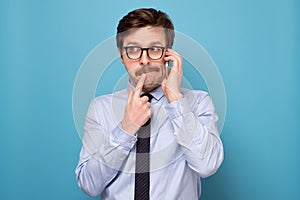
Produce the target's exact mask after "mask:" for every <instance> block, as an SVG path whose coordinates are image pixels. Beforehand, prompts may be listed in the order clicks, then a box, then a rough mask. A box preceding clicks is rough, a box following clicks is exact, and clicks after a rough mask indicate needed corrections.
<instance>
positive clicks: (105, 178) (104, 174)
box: [75, 100, 137, 196]
mask: <svg viewBox="0 0 300 200" xmlns="http://www.w3.org/2000/svg"><path fill="white" fill-rule="evenodd" d="M99 110H101V107H97V105H96V101H95V100H93V101H92V102H91V104H90V106H89V109H88V112H87V116H86V121H85V126H84V136H83V138H82V149H81V152H80V156H79V162H78V165H77V167H76V170H75V174H76V178H77V183H78V185H79V187H80V188H81V189H82V190H83V191H84V192H85V193H87V194H88V195H90V196H97V195H99V194H100V193H101V192H102V191H103V190H104V189H105V187H106V186H107V185H108V184H109V183H110V182H111V181H112V180H113V179H114V178H115V177H116V176H117V174H118V171H119V169H120V168H121V166H122V164H123V163H124V161H125V160H126V158H127V157H128V155H129V152H130V150H131V149H132V148H133V146H134V144H135V142H136V140H137V138H136V136H134V135H131V134H129V133H127V132H125V131H124V130H123V129H122V128H121V124H118V125H116V127H115V128H114V129H113V130H112V131H107V130H106V129H105V128H104V126H102V124H101V122H100V120H99V118H98V117H97V112H98V111H99Z"/></svg>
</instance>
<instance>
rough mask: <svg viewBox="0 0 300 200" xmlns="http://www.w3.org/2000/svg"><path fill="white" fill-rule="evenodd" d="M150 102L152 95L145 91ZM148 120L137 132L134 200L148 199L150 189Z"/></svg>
mask: <svg viewBox="0 0 300 200" xmlns="http://www.w3.org/2000/svg"><path fill="white" fill-rule="evenodd" d="M141 96H148V98H149V100H148V101H149V102H151V99H152V97H153V96H152V95H151V94H148V93H145V94H142V95H141ZM150 121H151V119H149V120H148V121H147V122H146V123H145V124H144V125H143V126H142V127H141V128H140V129H139V130H138V132H137V137H138V140H137V143H136V162H135V164H136V165H135V192H134V199H135V200H149V199H150V195H149V190H150V154H149V152H150Z"/></svg>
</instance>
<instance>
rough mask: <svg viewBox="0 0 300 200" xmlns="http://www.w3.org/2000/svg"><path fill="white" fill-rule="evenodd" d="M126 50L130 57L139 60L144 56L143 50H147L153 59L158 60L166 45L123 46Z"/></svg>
mask: <svg viewBox="0 0 300 200" xmlns="http://www.w3.org/2000/svg"><path fill="white" fill-rule="evenodd" d="M123 49H125V51H126V55H127V57H128V58H129V59H131V60H138V59H140V58H141V57H142V55H143V51H146V52H147V56H148V57H149V58H150V59H152V60H158V59H160V58H161V57H162V56H163V54H164V51H165V49H166V48H165V47H157V46H153V47H149V48H141V47H137V46H128V47H123Z"/></svg>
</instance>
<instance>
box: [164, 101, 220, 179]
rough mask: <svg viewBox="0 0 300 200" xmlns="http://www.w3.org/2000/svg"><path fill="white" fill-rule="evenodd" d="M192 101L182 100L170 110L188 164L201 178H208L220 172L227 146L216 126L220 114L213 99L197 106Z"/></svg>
mask: <svg viewBox="0 0 300 200" xmlns="http://www.w3.org/2000/svg"><path fill="white" fill-rule="evenodd" d="M205 101H207V102H205ZM189 103H190V102H187V100H186V99H182V100H181V101H179V102H176V103H175V104H173V105H170V106H169V108H168V109H167V110H168V112H169V117H170V119H171V122H172V125H173V128H174V131H175V137H176V140H177V142H178V144H179V145H180V146H181V147H182V150H183V152H184V155H185V158H186V160H187V163H188V165H189V166H190V167H191V168H192V169H193V170H194V171H196V172H197V173H198V174H199V175H200V176H201V177H207V176H210V175H211V174H213V173H215V172H216V171H217V169H218V168H219V166H220V165H221V163H222V160H223V145H222V142H221V140H220V137H219V133H218V131H217V129H216V126H215V122H216V119H217V117H216V116H215V114H214V112H213V106H212V103H211V101H210V99H209V98H208V99H205V100H204V101H202V102H201V103H200V105H196V106H195V107H194V109H192V108H191V106H190V104H189Z"/></svg>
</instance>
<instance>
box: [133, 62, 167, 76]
mask: <svg viewBox="0 0 300 200" xmlns="http://www.w3.org/2000/svg"><path fill="white" fill-rule="evenodd" d="M162 66H163V65H159V66H153V65H144V66H143V67H142V68H141V69H139V70H137V71H136V72H135V75H136V76H140V75H142V74H144V73H149V72H159V71H160V70H161V67H162Z"/></svg>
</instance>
